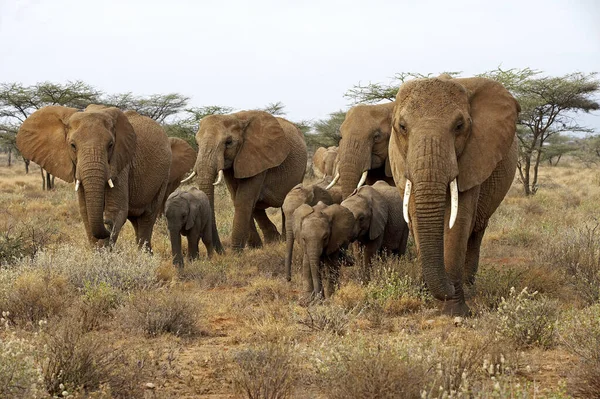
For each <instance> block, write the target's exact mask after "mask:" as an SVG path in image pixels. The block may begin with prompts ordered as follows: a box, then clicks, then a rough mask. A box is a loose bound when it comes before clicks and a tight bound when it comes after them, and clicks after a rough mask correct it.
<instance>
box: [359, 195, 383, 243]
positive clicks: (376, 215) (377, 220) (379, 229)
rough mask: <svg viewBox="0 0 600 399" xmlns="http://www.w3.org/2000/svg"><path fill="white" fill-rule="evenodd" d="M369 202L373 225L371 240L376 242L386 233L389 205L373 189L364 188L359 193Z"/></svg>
mask: <svg viewBox="0 0 600 399" xmlns="http://www.w3.org/2000/svg"><path fill="white" fill-rule="evenodd" d="M358 193H359V194H358V195H360V196H362V197H363V198H365V199H366V200H367V203H368V204H369V206H370V207H371V225H370V226H369V240H374V239H376V238H377V237H379V236H381V235H382V234H383V232H384V231H385V225H386V224H387V219H388V204H387V203H386V202H385V199H384V198H383V196H382V195H381V194H380V193H379V192H377V190H375V189H374V188H373V187H368V186H367V187H362V188H361V190H360V191H359V192H358Z"/></svg>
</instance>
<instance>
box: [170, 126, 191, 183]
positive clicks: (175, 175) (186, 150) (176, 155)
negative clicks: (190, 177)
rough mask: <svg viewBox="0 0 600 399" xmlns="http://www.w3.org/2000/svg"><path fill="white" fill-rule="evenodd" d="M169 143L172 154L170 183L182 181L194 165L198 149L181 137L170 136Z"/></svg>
mask: <svg viewBox="0 0 600 399" xmlns="http://www.w3.org/2000/svg"><path fill="white" fill-rule="evenodd" d="M169 143H170V144H171V155H172V160H171V171H170V172H169V183H175V182H178V181H181V179H182V178H183V176H184V175H185V174H186V173H187V172H189V171H190V169H192V168H193V167H194V164H195V163H196V151H194V149H193V148H192V146H191V145H189V144H188V142H187V141H185V140H183V139H180V138H179V137H169Z"/></svg>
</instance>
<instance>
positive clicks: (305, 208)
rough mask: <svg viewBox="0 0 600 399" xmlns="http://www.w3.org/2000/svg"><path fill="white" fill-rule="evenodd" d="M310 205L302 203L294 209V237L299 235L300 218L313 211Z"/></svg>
mask: <svg viewBox="0 0 600 399" xmlns="http://www.w3.org/2000/svg"><path fill="white" fill-rule="evenodd" d="M313 212H314V210H313V208H312V206H310V205H307V204H302V205H300V206H299V207H298V208H296V210H295V211H294V216H293V217H294V237H300V229H301V228H302V220H303V219H304V218H305V217H307V216H308V215H310V214H311V213H313Z"/></svg>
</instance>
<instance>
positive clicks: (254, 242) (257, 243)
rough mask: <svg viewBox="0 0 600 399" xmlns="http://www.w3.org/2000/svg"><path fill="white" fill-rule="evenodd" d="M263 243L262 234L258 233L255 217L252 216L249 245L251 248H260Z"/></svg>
mask: <svg viewBox="0 0 600 399" xmlns="http://www.w3.org/2000/svg"><path fill="white" fill-rule="evenodd" d="M262 245H263V243H262V240H261V239H260V235H259V234H258V230H256V224H255V223H254V219H253V218H250V234H249V235H248V246H249V247H250V248H260V247H262Z"/></svg>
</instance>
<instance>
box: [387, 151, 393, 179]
mask: <svg viewBox="0 0 600 399" xmlns="http://www.w3.org/2000/svg"><path fill="white" fill-rule="evenodd" d="M388 152H389V150H388ZM385 175H386V176H387V177H393V176H394V175H393V174H392V165H390V157H389V156H388V157H387V158H386V159H385Z"/></svg>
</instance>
